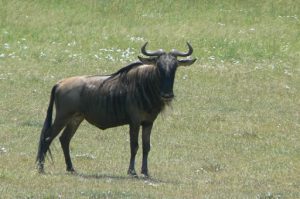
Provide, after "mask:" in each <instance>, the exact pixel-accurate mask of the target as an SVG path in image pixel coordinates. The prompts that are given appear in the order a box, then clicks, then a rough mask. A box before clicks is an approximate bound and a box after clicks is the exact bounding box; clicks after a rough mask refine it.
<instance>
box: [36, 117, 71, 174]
mask: <svg viewBox="0 0 300 199" xmlns="http://www.w3.org/2000/svg"><path fill="white" fill-rule="evenodd" d="M60 118H61V117H56V118H55V120H54V122H53V124H52V125H51V127H50V128H49V129H47V130H46V131H45V132H44V133H42V135H41V139H40V144H39V151H38V157H37V161H38V170H39V172H40V173H43V172H44V163H45V157H46V153H47V151H48V150H49V147H50V144H51V143H52V141H53V139H54V138H55V137H56V136H57V135H58V134H59V133H60V131H61V130H62V129H63V128H64V127H65V125H66V119H60Z"/></svg>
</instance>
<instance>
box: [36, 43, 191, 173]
mask: <svg viewBox="0 0 300 199" xmlns="http://www.w3.org/2000/svg"><path fill="white" fill-rule="evenodd" d="M146 46H147V42H146V43H145V44H144V45H143V46H142V48H141V52H142V54H143V55H146V56H148V57H140V56H138V58H139V60H140V61H138V62H135V63H132V64H130V65H128V66H125V67H124V68H121V69H120V70H119V71H117V72H115V73H113V74H111V75H107V76H99V75H95V76H78V77H70V78H67V79H64V80H61V81H59V82H58V83H57V84H55V85H54V86H53V88H52V91H51V97H50V102H49V106H48V110H47V116H46V119H45V122H44V126H43V128H42V131H41V135H40V141H39V147H38V153H37V164H38V169H39V171H40V172H44V162H45V156H46V153H47V151H48V150H49V146H50V144H51V142H52V141H53V139H54V138H55V137H56V136H57V135H58V134H59V133H60V132H61V131H62V129H64V130H63V132H62V134H61V136H60V138H59V140H60V143H61V147H62V149H63V153H64V157H65V162H66V167H67V171H71V172H72V171H74V167H73V164H72V161H71V157H70V150H69V145H70V141H71V139H72V137H73V135H74V134H75V132H76V130H77V128H78V127H79V125H80V123H81V122H82V121H83V120H84V119H85V120H87V121H88V122H89V123H91V124H93V125H95V126H97V127H98V128H100V129H107V128H111V127H116V126H120V125H126V124H128V125H129V135H130V148H131V157H130V163H129V169H128V174H129V175H133V176H136V175H137V174H136V171H135V156H136V153H137V150H138V147H139V145H138V135H139V130H140V127H142V143H143V160H142V170H141V173H142V174H144V175H145V176H148V166H147V165H148V164H147V159H148V153H149V151H150V134H151V129H152V126H153V122H154V120H155V119H156V117H157V115H158V114H159V113H160V112H161V111H162V110H163V109H164V107H165V106H166V105H168V104H169V103H170V102H171V101H172V99H173V98H174V94H173V84H174V78H175V73H176V69H177V67H178V66H189V65H191V64H193V63H194V62H195V61H196V59H183V60H179V59H177V57H187V56H190V55H191V54H192V52H193V48H192V46H191V45H190V44H189V43H188V42H187V46H188V52H180V51H178V50H172V51H171V52H169V53H166V52H165V51H163V50H157V51H148V50H146ZM54 104H55V108H56V114H55V119H54V121H53V123H52V113H53V106H54Z"/></svg>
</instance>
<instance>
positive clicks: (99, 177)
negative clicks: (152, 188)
mask: <svg viewBox="0 0 300 199" xmlns="http://www.w3.org/2000/svg"><path fill="white" fill-rule="evenodd" d="M72 175H74V176H77V177H80V178H84V179H96V180H118V181H123V180H136V181H142V182H144V183H150V184H177V185H178V184H180V183H179V182H175V181H169V180H161V179H157V178H154V177H144V176H130V175H127V176H123V175H113V174H98V173H97V174H85V173H74V174H72Z"/></svg>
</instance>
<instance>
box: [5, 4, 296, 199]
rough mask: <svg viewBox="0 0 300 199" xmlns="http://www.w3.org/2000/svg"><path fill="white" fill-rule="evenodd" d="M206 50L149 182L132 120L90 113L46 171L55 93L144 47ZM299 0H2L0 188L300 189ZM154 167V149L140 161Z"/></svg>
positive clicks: (160, 192)
mask: <svg viewBox="0 0 300 199" xmlns="http://www.w3.org/2000/svg"><path fill="white" fill-rule="evenodd" d="M145 41H149V49H154V50H155V49H159V48H163V49H166V50H170V49H172V48H176V49H178V50H182V51H184V50H185V49H186V46H185V42H186V41H190V43H191V44H192V46H193V47H194V57H197V58H198V61H197V62H196V63H195V64H194V65H192V66H191V67H188V68H180V69H179V70H178V71H177V76H176V80H175V86H174V87H175V88H174V92H175V95H176V99H175V101H174V103H173V107H172V109H169V110H167V111H166V112H165V113H163V114H162V115H161V116H159V117H158V119H157V120H156V122H155V125H154V129H153V131H152V149H151V152H150V156H149V169H150V175H151V178H150V179H144V178H138V179H135V178H131V177H129V176H127V174H126V171H127V168H128V163H129V156H130V152H129V151H130V150H129V135H128V127H127V126H123V127H118V128H114V129H109V130H106V131H101V130H99V129H97V128H95V127H93V126H91V125H90V124H88V123H83V124H82V125H81V127H80V128H79V130H78V131H77V134H76V135H75V137H74V139H73V141H72V143H71V151H72V153H71V154H72V157H73V162H74V166H75V168H76V169H77V171H78V175H71V174H68V173H67V172H65V163H64V160H63V154H62V150H61V148H60V144H59V143H58V140H57V139H56V140H55V142H54V143H53V145H52V153H53V156H54V163H51V161H49V160H48V161H47V162H46V165H45V166H46V174H45V175H40V174H38V173H37V170H36V167H35V156H36V153H37V144H38V139H39V134H40V130H41V128H42V124H43V120H44V118H45V115H46V108H47V106H48V100H49V95H50V90H51V88H52V86H53V84H55V82H57V81H58V80H60V79H62V78H64V77H68V76H74V75H84V74H111V73H113V72H114V71H116V70H117V69H119V68H120V67H122V66H124V65H126V64H128V63H130V62H132V61H134V60H136V57H137V55H139V54H140V47H141V46H142V45H143V44H144V42H145ZM299 132H300V5H299V3H298V2H297V1H293V0H286V1H280V0H266V1H255V0H253V1H250V0H249V1H239V0H225V1H206V0H201V1H196V0H178V1H171V0H165V1H156V0H155V1H138V0H132V1H121V0H116V1H106V0H99V1H95V0H94V1H93V0H86V1H80V0H72V1H71V0H69V1H68V0H64V1H59V0H51V1H34V0H31V1H30V0H24V1H19V0H0V198H178V199H179V198H268V199H273V198H300V134H299ZM140 166H141V149H140V150H139V152H138V155H137V169H138V170H139V168H140Z"/></svg>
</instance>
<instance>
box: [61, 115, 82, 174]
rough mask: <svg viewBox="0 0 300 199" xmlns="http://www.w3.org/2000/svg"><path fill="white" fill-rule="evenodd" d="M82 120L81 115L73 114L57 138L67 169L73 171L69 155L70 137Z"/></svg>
mask: <svg viewBox="0 0 300 199" xmlns="http://www.w3.org/2000/svg"><path fill="white" fill-rule="evenodd" d="M82 121H83V117H82V116H75V117H73V118H72V119H71V120H70V121H69V123H68V124H67V126H66V128H65V129H64V131H63V133H62V135H61V136H60V138H59V141H60V144H61V147H62V149H63V152H64V156H65V161H66V167H67V171H70V172H74V171H75V170H74V167H73V164H72V161H71V156H70V141H71V139H72V137H73V136H74V134H75V132H76V130H77V129H78V127H79V125H80V124H81V122H82Z"/></svg>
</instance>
